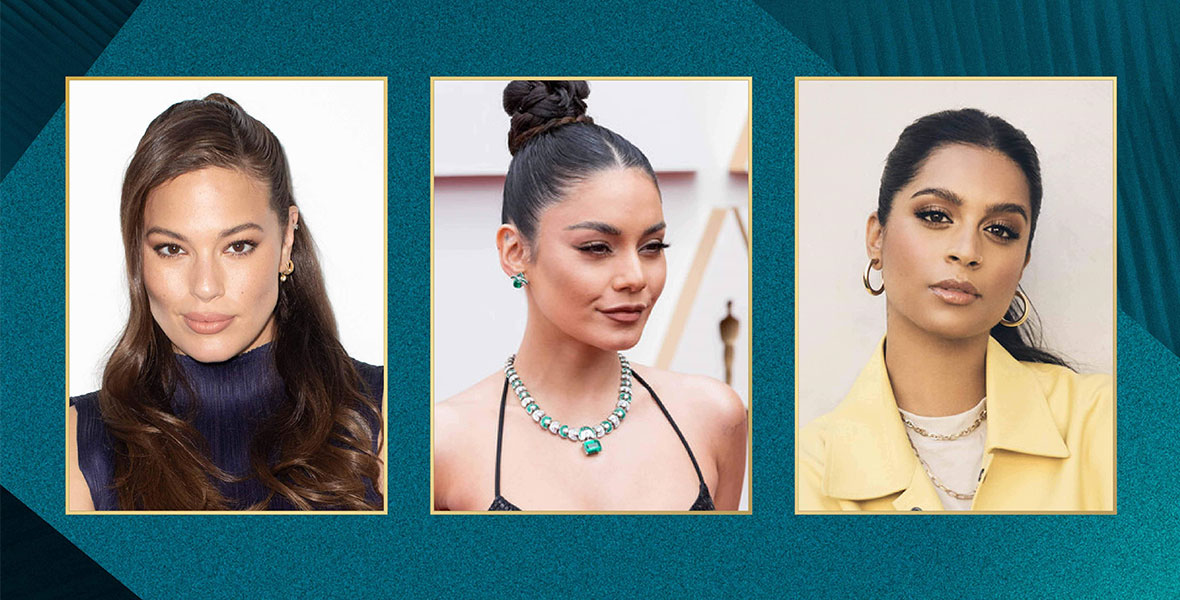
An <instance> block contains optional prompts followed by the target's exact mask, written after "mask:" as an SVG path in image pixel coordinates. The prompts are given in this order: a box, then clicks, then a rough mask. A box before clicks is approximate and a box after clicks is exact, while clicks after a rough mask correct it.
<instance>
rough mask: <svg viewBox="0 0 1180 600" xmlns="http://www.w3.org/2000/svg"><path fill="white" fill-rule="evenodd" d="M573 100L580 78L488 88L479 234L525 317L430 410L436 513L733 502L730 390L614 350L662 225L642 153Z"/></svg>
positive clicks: (653, 290) (651, 297)
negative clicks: (486, 200)
mask: <svg viewBox="0 0 1180 600" xmlns="http://www.w3.org/2000/svg"><path fill="white" fill-rule="evenodd" d="M589 96H590V86H589V84H587V83H586V82H585V81H545V80H540V81H513V82H511V83H509V84H508V85H507V86H506V87H505V88H504V96H503V107H504V111H505V112H506V113H507V114H508V116H509V117H510V122H511V124H510V128H509V132H508V149H509V151H510V152H511V153H512V155H513V159H512V162H511V164H510V166H509V167H508V172H507V174H506V176H505V180H504V197H503V208H502V212H501V223H500V224H499V226H498V227H496V228H495V240H496V247H497V249H498V250H499V262H500V264H499V267H500V270H501V271H502V272H503V273H504V275H505V281H506V284H505V285H511V286H513V287H514V288H515V289H517V290H518V291H519V293H520V294H521V301H522V302H524V303H525V304H526V305H527V310H528V318H527V323H526V325H525V328H524V331H523V332H522V335H521V340H520V343H519V346H518V347H517V351H516V353H515V354H513V355H511V356H509V357H507V360H506V361H505V362H504V363H502V368H501V369H498V370H497V371H496V372H495V373H493V374H491V375H489V376H488V377H486V378H485V379H483V380H482V381H479V382H478V383H476V384H475V385H473V386H472V387H470V388H468V389H467V390H465V391H463V392H461V393H460V394H458V395H456V396H454V397H451V398H448V399H447V400H445V401H443V402H440V403H439V404H438V406H437V408H436V411H435V427H436V435H435V490H434V502H435V508H436V509H438V510H522V509H523V510H570V511H609V510H625V511H633V510H712V509H714V508H720V509H723V510H734V509H737V507H738V501H739V499H740V496H741V483H742V479H743V474H744V470H745V454H746V439H745V432H746V425H745V423H746V413H745V408H744V406H743V405H742V402H741V400H740V399H739V398H738V397H737V395H736V394H735V393H734V392H733V390H732V389H730V388H729V387H728V386H726V385H724V384H723V383H721V382H719V381H716V380H714V379H711V378H707V377H700V376H688V375H682V374H678V373H673V372H669V371H664V370H660V369H656V368H654V367H650V366H645V365H638V364H632V363H631V362H629V361H628V360H627V358H626V356H625V354H624V351H626V350H627V349H629V348H631V347H633V346H635V344H636V343H638V342H639V340H640V337H641V336H642V334H643V329H644V326H645V324H646V323H647V319H648V317H649V316H650V315H651V311H652V309H653V307H654V306H655V303H656V301H657V300H658V299H659V297H660V293H661V292H662V291H663V288H664V281H665V277H666V265H665V261H664V252H665V250H666V249H667V248H668V244H666V243H665V241H664V240H665V236H666V235H668V231H667V227H666V225H665V223H664V215H663V207H662V200H661V196H660V189H659V181H658V179H657V177H656V173H655V171H654V170H653V169H652V167H651V164H650V163H649V162H648V160H647V157H646V156H644V154H643V152H641V151H640V150H639V149H638V148H636V147H635V146H634V145H632V144H631V143H630V142H628V141H627V140H626V139H625V138H623V137H622V136H621V135H619V134H617V133H615V132H613V131H611V130H610V129H607V128H606V127H603V126H601V125H599V124H597V123H595V122H594V120H593V119H592V118H591V117H590V116H588V115H587V99H588V98H589ZM490 266H491V265H489V267H490ZM488 360H489V363H490V362H491V361H492V360H493V358H492V357H489V359H488ZM493 453H494V456H495V458H494V459H493V458H492V455H493ZM509 498H511V500H509Z"/></svg>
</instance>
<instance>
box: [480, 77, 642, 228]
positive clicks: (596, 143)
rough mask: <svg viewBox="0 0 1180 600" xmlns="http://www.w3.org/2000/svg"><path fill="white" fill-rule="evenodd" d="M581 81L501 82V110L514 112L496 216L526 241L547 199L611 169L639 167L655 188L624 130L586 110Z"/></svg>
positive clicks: (587, 89) (587, 90)
mask: <svg viewBox="0 0 1180 600" xmlns="http://www.w3.org/2000/svg"><path fill="white" fill-rule="evenodd" d="M589 95H590V86H589V84H587V83H586V82H585V81H513V82H511V83H509V84H508V85H507V86H506V87H505V88H504V112H506V113H508V115H509V116H511V117H512V125H511V128H510V129H509V131H508V151H509V152H511V153H512V155H513V158H512V163H511V165H509V167H508V174H507V175H506V176H505V178H504V204H503V209H502V210H501V214H500V218H501V222H503V223H511V224H513V225H515V226H516V228H517V230H519V231H520V234H521V236H522V237H524V239H525V240H526V241H529V242H531V241H532V240H533V239H534V237H535V235H536V230H537V219H538V218H539V217H540V214H541V211H542V210H543V209H544V208H545V207H546V206H548V205H550V204H553V203H555V202H558V201H560V200H561V199H562V198H564V197H565V195H566V193H567V192H568V191H569V190H570V189H571V188H572V187H574V186H576V185H577V184H579V183H581V182H583V181H585V180H587V179H589V178H590V177H591V176H593V175H594V174H596V173H599V172H601V171H606V170H609V169H628V168H637V169H642V170H643V172H645V173H647V175H648V176H649V177H650V178H651V181H652V184H653V185H655V186H656V189H657V190H658V189H659V182H658V181H657V180H656V173H655V171H654V170H653V169H652V168H651V163H650V162H648V160H647V157H646V156H644V155H643V152H640V151H639V149H638V148H636V147H635V146H634V145H633V144H632V143H631V142H628V141H627V140H626V139H624V138H623V136H621V135H619V134H617V133H615V132H613V131H611V130H609V129H607V128H605V127H602V126H601V125H596V124H595V123H594V120H593V119H591V118H590V117H588V116H587V115H586V97H587V96H589Z"/></svg>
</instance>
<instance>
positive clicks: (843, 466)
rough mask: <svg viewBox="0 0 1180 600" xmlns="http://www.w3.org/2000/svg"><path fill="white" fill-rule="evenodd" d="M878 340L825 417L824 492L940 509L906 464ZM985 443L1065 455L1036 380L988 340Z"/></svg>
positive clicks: (906, 449)
mask: <svg viewBox="0 0 1180 600" xmlns="http://www.w3.org/2000/svg"><path fill="white" fill-rule="evenodd" d="M884 342H885V340H884V338H882V340H881V343H879V344H877V349H876V351H875V352H874V353H873V357H872V358H871V359H870V360H869V363H868V364H867V365H865V368H864V369H863V370H862V371H861V373H860V375H859V376H858V377H857V378H856V383H854V384H853V386H852V390H851V391H850V392H849V393H848V396H847V397H845V398H844V401H843V402H841V403H840V406H838V407H837V408H836V410H835V411H834V412H833V413H832V415H831V421H830V426H829V427H828V434H829V439H828V444H827V455H826V457H825V469H824V481H823V490H824V493H825V494H826V495H828V496H830V497H833V498H842V499H846V500H870V499H873V498H880V497H883V496H887V495H889V494H894V493H897V492H903V493H902V495H901V496H899V497H898V498H897V499H895V500H894V502H893V504H894V506H895V507H897V508H899V509H900V510H909V509H910V508H912V507H914V506H918V507H921V508H923V510H930V509H931V508H933V509H941V507H942V504H941V502H940V501H939V499H938V495H937V492H936V491H935V489H934V486H933V485H931V484H930V481H929V479H928V478H927V477H926V474H925V472H924V471H923V469H922V466H921V464H919V463H918V461H917V459H916V458H915V457H914V451H913V448H912V447H911V446H910V443H909V438H908V437H907V436H906V432H905V425H904V424H902V422H901V418H900V417H899V415H898V411H897V401H896V400H895V399H894V397H893V388H892V386H891V385H890V383H889V374H888V372H887V371H886V369H885V352H884ZM986 360H987V367H986V385H987V413H988V416H987V421H988V431H987V442H986V446H985V449H984V455H985V456H986V455H988V454H991V453H992V451H993V450H995V449H1003V450H1011V451H1014V452H1022V453H1026V454H1037V455H1041V456H1050V457H1056V458H1065V457H1068V456H1069V450H1068V449H1066V447H1065V441H1064V440H1063V439H1062V438H1061V434H1060V432H1059V431H1058V430H1057V426H1056V425H1055V424H1054V421H1053V416H1052V414H1051V413H1050V412H1049V405H1048V401H1047V400H1046V398H1045V394H1044V391H1043V389H1042V387H1041V385H1040V382H1039V381H1038V379H1037V377H1036V374H1035V373H1034V372H1033V371H1032V370H1031V369H1029V368H1028V367H1026V366H1024V365H1022V364H1020V362H1019V361H1017V360H1016V359H1014V358H1012V355H1010V354H1008V351H1007V350H1004V347H1003V346H1001V345H1000V344H999V342H997V341H996V340H994V339H991V338H989V339H988V346H987V359H986Z"/></svg>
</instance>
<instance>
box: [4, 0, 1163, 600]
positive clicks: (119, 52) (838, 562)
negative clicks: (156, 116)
mask: <svg viewBox="0 0 1180 600" xmlns="http://www.w3.org/2000/svg"><path fill="white" fill-rule="evenodd" d="M10 4H11V3H6V4H5V8H6V10H10V6H9V5H10ZM1120 6H1122V3H1118V2H1113V1H1110V2H1100V3H1085V4H1084V5H1083V4H1082V3H1076V4H1072V3H1057V2H1032V3H1028V4H1024V5H1018V4H1011V3H1006V2H998V1H995V0H980V1H978V2H931V3H929V4H923V5H919V4H916V3H915V4H913V5H903V4H901V3H898V4H897V5H896V6H888V7H886V6H884V5H877V4H875V3H863V4H862V3H858V2H835V3H832V2H822V3H821V2H803V3H797V4H792V5H791V6H789V7H788V6H778V5H772V4H770V3H757V4H756V3H754V2H750V1H748V0H732V1H730V0H722V1H717V2H694V3H668V4H666V5H657V4H639V3H635V2H600V3H595V4H593V5H586V6H581V5H576V4H573V3H569V2H531V3H513V4H511V5H508V6H507V7H496V8H492V7H479V6H473V5H472V4H471V3H466V2H434V3H428V2H418V3H414V4H412V5H409V4H407V5H397V6H394V5H392V4H391V3H387V2H376V1H374V2H355V3H352V4H351V5H349V4H348V3H344V2H323V3H304V4H300V5H298V6H288V5H287V4H286V3H275V4H273V5H259V4H254V3H249V4H248V3H238V2H228V1H216V0H214V1H207V2H201V3H167V2H161V1H157V0H145V1H144V2H142V4H140V5H139V6H138V8H135V9H134V12H133V13H131V16H130V18H129V19H127V21H126V23H125V24H124V25H123V26H122V28H121V29H119V30H118V32H117V33H116V34H115V35H114V36H113V38H111V39H110V42H109V44H107V45H106V46H105V49H103V50H102V52H101V53H100V54H98V55H97V58H96V59H95V60H94V62H93V64H92V65H91V66H90V67H89V69H88V70H87V71H86V72H85V73H81V72H74V73H68V74H72V75H82V74H85V75H95V76H97V75H102V76H149V75H156V76H214V75H216V76H226V75H242V76H268V75H283V76H294V75H301V76H314V75H323V76H328V75H331V76H345V75H353V76H387V77H389V136H390V140H391V143H390V145H389V206H390V210H389V224H388V230H389V239H390V240H391V242H390V245H389V257H388V259H389V271H390V273H389V276H390V286H389V292H390V297H389V307H390V311H389V345H390V355H389V360H388V361H387V363H386V364H388V365H390V382H391V384H392V385H393V386H394V388H395V389H394V390H393V392H394V393H391V394H390V406H389V408H390V418H391V423H392V424H393V427H391V430H392V431H393V432H394V435H393V437H392V438H391V439H390V442H389V446H390V455H389V459H390V489H389V505H390V514H389V515H387V516H256V515H239V516H68V517H67V516H66V515H64V514H63V498H64V489H63V476H62V475H63V473H64V466H63V452H62V443H63V437H64V431H63V429H64V424H63V423H62V412H63V411H62V403H63V402H64V395H65V390H64V373H65V364H64V359H65V357H64V341H65V331H64V322H65V317H64V308H65V305H64V282H65V252H64V249H65V240H64V190H65V181H64V175H65V173H64V155H65V152H64V109H63V108H62V107H61V106H60V100H59V104H58V106H57V109H56V112H54V113H52V116H51V117H50V118H49V120H48V122H47V123H46V124H45V125H44V127H43V128H42V129H40V131H39V133H38V134H37V135H36V136H35V137H34V138H33V139H32V142H31V143H30V144H29V145H28V147H27V149H25V150H24V151H23V154H22V155H21V156H20V157H19V159H18V160H16V161H15V164H13V166H12V168H11V170H10V171H8V173H7V175H6V176H5V177H4V179H3V181H2V183H0V194H2V201H0V236H2V237H0V267H2V274H3V286H2V288H0V300H2V308H3V320H2V321H0V322H2V323H3V327H2V328H0V332H2V335H3V347H2V350H0V353H2V355H0V359H2V364H3V365H4V366H3V377H4V381H3V383H4V387H3V390H4V394H3V403H2V405H0V428H2V441H0V449H2V450H3V454H2V455H3V457H4V458H3V464H2V470H0V482H2V483H3V485H4V487H5V488H7V489H8V490H10V491H11V492H12V493H13V494H14V495H15V496H16V497H18V498H19V499H20V500H21V501H23V502H24V503H25V504H27V505H28V506H29V507H30V508H32V509H33V510H34V511H36V512H37V513H38V514H40V515H41V516H42V517H43V518H44V519H45V520H46V521H48V522H49V523H50V524H51V525H52V526H53V527H55V528H57V529H58V530H59V531H61V532H62V533H63V534H65V535H66V537H68V538H69V539H70V540H72V541H73V542H74V543H75V544H76V545H77V546H78V547H79V548H81V549H82V550H83V551H85V552H86V553H87V554H88V555H90V556H91V557H92V558H94V560H96V561H97V562H98V563H99V564H101V565H102V566H103V567H105V568H106V569H107V570H108V571H109V572H110V573H111V574H112V575H114V576H115V577H117V578H118V579H119V580H120V581H122V582H123V583H124V584H125V585H126V586H127V587H128V588H130V589H131V590H132V591H134V592H135V593H137V594H139V595H141V596H143V597H145V598H170V597H189V596H204V597H226V598H238V597H306V596H311V597H340V596H362V595H363V596H377V597H382V596H402V595H421V596H430V597H436V596H443V597H452V596H457V597H464V596H477V597H484V596H493V595H497V596H498V595H509V594H511V595H526V596H553V595H562V596H570V595H596V596H597V595H601V596H608V597H610V596H623V597H628V596H644V597H648V596H673V595H675V596H683V595H686V594H690V593H691V594H707V595H710V596H711V595H714V594H725V593H732V594H739V595H740V596H747V595H772V594H773V595H778V594H781V593H789V594H792V595H794V594H804V593H807V594H816V595H819V594H823V595H825V596H827V595H837V596H845V595H847V596H856V597H860V596H883V595H888V596H895V595H896V596H931V595H936V594H937V595H958V596H975V595H988V596H990V595H1006V596H1025V595H1038V596H1039V595H1048V596H1052V597H1058V596H1072V595H1083V596H1105V595H1114V596H1144V595H1146V596H1162V597H1176V596H1177V595H1178V594H1180V584H1178V583H1177V578H1176V577H1175V566H1176V565H1177V564H1180V551H1178V550H1177V548H1178V547H1180V546H1178V544H1177V539H1178V537H1180V536H1177V525H1176V523H1177V521H1178V517H1180V508H1178V507H1180V503H1178V502H1177V501H1176V498H1177V497H1178V495H1180V486H1178V482H1180V477H1177V475H1176V471H1175V469H1174V464H1175V462H1176V457H1177V456H1178V455H1180V442H1177V436H1176V435H1175V427H1174V424H1175V423H1176V422H1177V417H1180V414H1178V410H1177V407H1176V401H1177V399H1178V398H1180V358H1178V357H1177V355H1176V352H1177V351H1178V350H1177V344H1178V342H1180V333H1178V331H1177V329H1178V324H1177V323H1178V321H1180V311H1178V310H1177V307H1176V303H1177V301H1178V300H1177V299H1178V298H1180V290H1178V288H1177V286H1178V284H1177V282H1178V281H1180V277H1178V276H1177V270H1178V269H1180V267H1177V264H1176V260H1175V258H1176V256H1177V255H1178V254H1180V253H1177V249H1178V247H1180V241H1178V240H1180V234H1177V233H1176V232H1177V231H1180V209H1178V208H1177V204H1176V200H1175V198H1176V196H1177V192H1178V191H1180V186H1178V185H1177V177H1178V172H1180V169H1178V165H1177V161H1178V160H1180V158H1178V157H1180V152H1178V151H1177V148H1178V145H1177V139H1178V136H1177V127H1178V126H1177V118H1176V116H1175V112H1174V111H1175V106H1176V105H1177V95H1176V84H1177V81H1180V76H1178V75H1180V74H1178V73H1177V60H1178V59H1177V58H1176V57H1177V50H1178V49H1180V8H1178V7H1180V4H1177V3H1175V2H1160V3H1154V4H1152V5H1147V6H1134V7H1129V8H1127V9H1119V8H1117V7H1120ZM44 29H45V30H47V31H49V34H50V37H53V38H54V39H56V40H57V42H56V43H58V44H59V45H61V46H68V45H69V42H70V40H71V39H73V38H74V37H75V36H76V35H77V34H76V33H68V32H66V31H64V30H61V29H58V30H56V31H57V33H54V31H55V30H54V29H53V28H51V27H44ZM543 74H563V75H615V76H618V75H635V76H647V75H693V76H710V75H724V76H752V77H753V81H754V85H753V87H754V113H753V115H754V125H753V132H754V133H753V144H754V149H753V173H754V186H753V202H754V208H753V213H752V222H751V226H752V237H753V244H754V261H753V264H754V298H755V302H754V312H755V314H754V322H755V326H756V330H755V336H754V356H755V365H754V370H753V373H754V401H753V407H754V417H753V427H754V437H753V443H754V461H753V485H754V493H753V498H752V508H753V515H750V516H617V517H616V516H520V515H499V516H488V517H485V516H430V515H429V506H428V498H429V456H428V448H429V439H428V438H429V423H428V418H427V414H428V413H427V410H428V407H429V395H428V394H429V392H428V386H427V381H426V379H425V378H426V374H427V373H429V360H428V352H429V347H430V346H429V335H430V332H429V322H428V314H429V290H428V289H427V288H426V287H425V286H423V285H417V284H416V283H415V282H421V281H428V272H429V254H428V240H429V189H430V188H429V162H428V156H429V155H428V151H429V116H430V115H429V91H430V81H429V77H430V76H443V75H463V76H479V75H543ZM801 75H1116V76H1118V77H1119V81H1118V91H1119V115H1118V126H1119V131H1118V133H1119V135H1118V141H1119V161H1118V168H1119V173H1118V176H1119V178H1118V193H1119V200H1118V215H1119V228H1118V243H1119V261H1118V267H1119V286H1118V287H1119V315H1118V327H1119V345H1118V375H1119V377H1118V411H1119V412H1118V416H1119V419H1118V421H1119V432H1120V435H1119V447H1118V451H1119V453H1118V467H1119V468H1118V474H1119V487H1118V514H1117V515H1115V516H942V517H934V518H931V517H929V516H925V515H923V516H917V515H905V516H897V517H869V518H864V517H850V516H808V517H799V516H794V515H793V496H794V493H793V492H794V490H793V456H792V452H791V448H792V447H793V440H792V436H793V428H792V426H791V423H793V414H792V410H793V369H794V364H793V358H792V348H793V334H794V332H793V326H792V323H793V289H792V283H791V282H792V281H793V279H794V277H793V274H794V273H793V268H794V267H793V260H794V257H793V254H792V253H793V243H794V241H793V233H792V229H793V217H794V215H793V202H792V198H793V195H794V190H793V180H794V173H793V150H794V148H793V134H794V122H793V116H794V115H793V107H794V97H793V89H794V77H795V76H801ZM4 77H5V96H8V89H9V85H10V83H9V82H10V77H11V76H10V68H9V67H8V66H7V65H6V66H5V72H4ZM53 77H57V75H54V76H53ZM63 87H64V86H63ZM51 108H52V106H51ZM6 110H7V109H6ZM5 135H6V136H7V135H8V134H7V133H6V134H5ZM6 152H7V147H6ZM491 451H492V449H489V452H491ZM489 456H490V455H489ZM590 487H591V486H590V484H588V488H590ZM571 532H576V533H580V536H579V539H580V540H582V541H581V542H580V543H578V544H576V545H573V544H570V543H569V542H565V543H560V542H556V540H558V539H561V540H568V539H570V538H569V535H568V534H569V533H571ZM559 533H560V534H562V535H561V536H560V538H559V537H558V535H555V534H559ZM1169 573H1170V574H1171V575H1169Z"/></svg>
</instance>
